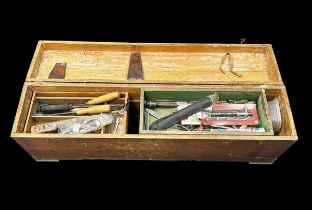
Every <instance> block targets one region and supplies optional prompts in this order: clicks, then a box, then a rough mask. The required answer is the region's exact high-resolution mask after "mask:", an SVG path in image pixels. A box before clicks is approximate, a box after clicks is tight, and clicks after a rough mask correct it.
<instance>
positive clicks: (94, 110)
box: [73, 104, 110, 115]
mask: <svg viewBox="0 0 312 210" xmlns="http://www.w3.org/2000/svg"><path fill="white" fill-rule="evenodd" d="M109 111H110V105H108V104H105V105H98V106H91V107H89V108H76V109H73V113H75V114H76V115H85V114H99V113H102V112H109Z"/></svg>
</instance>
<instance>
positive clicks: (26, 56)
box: [0, 3, 311, 194]
mask: <svg viewBox="0 0 312 210" xmlns="http://www.w3.org/2000/svg"><path fill="white" fill-rule="evenodd" d="M181 4H182V3H181ZM80 6H82V7H83V8H80V9H79V10H76V9H74V8H71V7H63V5H62V6H59V7H52V8H50V10H47V9H46V7H44V8H43V7H41V8H40V9H36V10H30V11H29V12H27V13H26V14H25V13H18V11H17V12H15V13H11V17H12V16H14V15H18V16H19V18H17V19H16V20H15V19H13V18H12V19H10V16H5V17H3V19H2V20H4V27H5V28H4V30H3V31H2V35H4V39H3V40H4V41H3V45H2V49H3V52H4V54H5V57H2V58H3V60H2V61H1V63H2V67H1V72H2V76H1V80H2V81H4V82H2V84H1V85H2V86H3V87H2V89H1V90H2V91H1V92H2V94H1V95H2V102H1V115H0V120H1V127H0V132H1V138H0V163H1V166H2V168H3V170H2V173H1V175H4V176H5V177H6V178H12V177H14V182H13V183H27V184H29V185H32V183H34V182H32V181H33V180H34V179H35V180H36V182H37V181H38V180H40V183H41V184H42V185H48V184H51V183H55V182H64V181H65V183H67V184H68V183H70V184H71V186H75V187H77V188H79V187H78V186H80V184H81V183H84V184H85V185H88V183H89V184H91V185H95V186H102V187H103V188H101V189H102V190H104V191H105V189H106V187H107V185H108V184H112V183H116V184H117V183H119V184H120V183H123V184H129V183H130V184H134V185H136V184H139V183H141V184H142V183H143V184H144V185H147V186H151V185H152V186H153V187H155V183H164V182H165V183H167V184H165V185H166V186H171V185H173V184H175V185H176V186H179V187H178V189H183V188H184V186H186V185H188V186H192V185H194V186H199V187H203V189H204V190H206V191H207V190H209V189H210V188H211V186H212V185H214V186H218V185H220V186H221V185H222V186H224V185H225V186H233V184H234V187H233V188H230V189H228V190H229V191H227V192H228V193H229V192H231V193H234V192H236V190H238V189H240V188H241V184H243V183H244V184H245V185H247V186H249V187H250V188H256V189H259V190H260V189H264V190H266V191H267V193H272V194H274V192H275V191H274V190H273V191H272V190H268V189H269V188H268V187H272V186H273V188H274V189H284V188H285V186H300V187H303V188H305V187H307V186H306V185H305V184H303V183H302V180H306V179H308V177H309V176H310V175H311V173H310V172H309V162H308V157H309V154H308V153H309V151H310V150H311V149H310V147H309V146H308V145H309V136H308V135H307V133H309V132H307V131H309V128H310V127H311V126H310V125H309V124H308V123H306V122H308V121H309V119H310V118H309V117H310V115H311V114H310V113H311V111H310V110H311V109H310V108H309V107H310V105H309V104H310V102H308V101H309V100H310V98H311V94H310V91H309V88H308V86H310V83H309V81H310V80H309V78H310V76H308V75H309V69H310V68H311V64H310V62H311V59H310V58H309V54H310V53H309V52H307V53H305V51H304V50H305V49H304V48H307V49H309V46H310V45H311V44H310V39H308V34H307V33H306V32H307V31H306V26H305V25H304V23H305V22H304V21H305V15H306V14H307V13H304V12H301V10H300V9H298V8H297V7H295V6H292V5H290V6H291V9H290V10H285V9H283V10H281V9H280V7H277V8H275V7H271V6H269V7H268V6H267V5H262V4H258V5H256V6H251V7H250V8H251V9H242V10H234V9H233V8H232V7H231V6H229V7H227V9H224V7H225V5H218V6H215V5H210V6H209V5H208V6H207V5H201V4H196V6H191V5H189V4H187V5H184V6H185V7H184V9H183V10H182V9H180V7H179V6H181V5H176V6H173V7H169V6H168V5H167V4H163V5H158V6H157V5H156V4H152V3H151V4H150V5H148V7H147V9H140V8H136V9H130V8H125V9H123V10H121V9H120V8H119V9H118V10H116V9H114V7H113V8H112V7H111V6H110V5H106V6H104V7H97V6H94V5H92V6H87V5H80ZM220 8H222V10H221V9H220ZM293 11H297V12H299V15H298V14H297V15H294V13H293ZM38 18H40V20H41V21H40V22H37V21H36V19H38ZM241 38H245V39H246V42H245V43H268V44H272V45H273V49H274V52H275V55H276V59H277V62H278V65H279V68H280V71H281V75H282V78H283V81H284V83H285V85H286V88H287V91H288V96H289V100H290V104H291V108H292V112H293V116H294V120H295V125H296V128H297V133H298V136H299V141H298V142H297V143H296V144H295V145H294V146H292V147H291V148H290V149H289V150H288V151H287V152H285V153H284V154H283V155H282V156H281V157H280V158H279V159H278V160H277V161H276V162H275V164H274V165H248V164H247V163H225V162H209V161H204V162H195V161H188V162H185V161H181V162H179V161H178V162H163V161H105V160H99V161H61V162H59V163H37V162H35V161H34V160H32V158H31V157H30V156H29V155H28V154H27V153H26V152H25V151H24V150H23V149H22V148H20V147H19V146H18V145H17V144H16V143H15V142H14V141H13V140H12V139H10V137H9V136H10V132H11V127H12V125H13V120H14V117H15V113H16V108H17V105H18V102H19V97H20V92H21V90H22V85H23V83H24V80H25V77H26V74H27V71H28V67H29V64H30V62H31V59H32V56H33V53H34V50H35V47H36V44H37V41H38V40H72V41H73V40H77V41H109V42H156V43H157V42H160V43H166V42H167V43H240V39H241ZM3 46H4V48H3ZM303 46H304V47H303ZM310 130H311V129H310ZM73 180H75V181H73ZM77 183H79V184H77ZM76 184H77V185H76ZM153 187H151V188H153ZM134 188H135V187H134ZM216 188H217V189H219V190H220V189H221V188H218V187H216ZM216 188H214V189H216ZM286 188H287V187H286ZM162 190H163V189H162ZM130 192H131V190H130ZM130 192H129V191H122V193H130ZM224 193H225V191H224V192H221V194H224ZM130 194H131V193H130Z"/></svg>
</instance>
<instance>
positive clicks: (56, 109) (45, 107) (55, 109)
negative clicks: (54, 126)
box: [38, 104, 124, 115]
mask: <svg viewBox="0 0 312 210" xmlns="http://www.w3.org/2000/svg"><path fill="white" fill-rule="evenodd" d="M111 107H124V104H104V105H86V104H75V105H74V104H41V105H40V106H39V108H38V112H42V113H48V114H50V113H58V114H60V113H62V112H69V113H72V112H73V110H76V111H75V112H78V113H80V112H92V114H94V113H93V112H97V113H98V111H95V110H103V111H102V112H109V111H110V110H111ZM77 110H78V111H77ZM93 110H94V111H93ZM99 113H100V112H99ZM64 114H65V113H64ZM89 114H91V113H89ZM78 115H80V114H78Z"/></svg>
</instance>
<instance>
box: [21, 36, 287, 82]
mask: <svg viewBox="0 0 312 210" xmlns="http://www.w3.org/2000/svg"><path fill="white" fill-rule="evenodd" d="M55 72H56V74H61V76H60V75H56V76H55V75H54V73H55ZM62 74H64V75H62ZM64 76H65V77H64ZM26 81H51V82H52V81H53V82H101V83H162V84H167V83H168V84H266V85H267V84H279V85H282V84H283V82H282V79H281V76H280V73H279V70H278V66H277V63H276V60H275V56H274V53H273V50H272V47H271V45H267V44H260V45H259V44H159V43H154V44H151V43H108V42H68V41H39V42H38V45H37V48H36V52H35V54H34V57H33V60H32V63H31V65H30V69H29V72H28V75H27V78H26Z"/></svg>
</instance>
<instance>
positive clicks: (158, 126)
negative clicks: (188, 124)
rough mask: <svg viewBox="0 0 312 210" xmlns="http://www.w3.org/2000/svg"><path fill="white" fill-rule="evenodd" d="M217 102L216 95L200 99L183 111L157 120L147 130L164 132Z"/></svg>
mask: <svg viewBox="0 0 312 210" xmlns="http://www.w3.org/2000/svg"><path fill="white" fill-rule="evenodd" d="M217 100H218V96H217V95H216V94H214V95H211V96H207V97H205V98H202V99H200V100H199V101H198V102H196V103H194V104H192V105H190V106H188V107H185V108H184V109H181V110H179V111H177V112H176V113H174V114H171V115H168V116H166V117H163V118H161V119H159V120H156V121H154V122H153V123H152V124H151V125H150V127H149V129H150V130H166V129H167V128H169V127H171V126H173V125H174V124H176V123H177V122H179V121H181V120H183V119H186V118H187V117H189V116H191V115H193V114H195V113H197V112H199V111H201V110H203V109H205V108H207V107H209V106H211V105H212V104H213V103H215V102H216V101H217Z"/></svg>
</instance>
